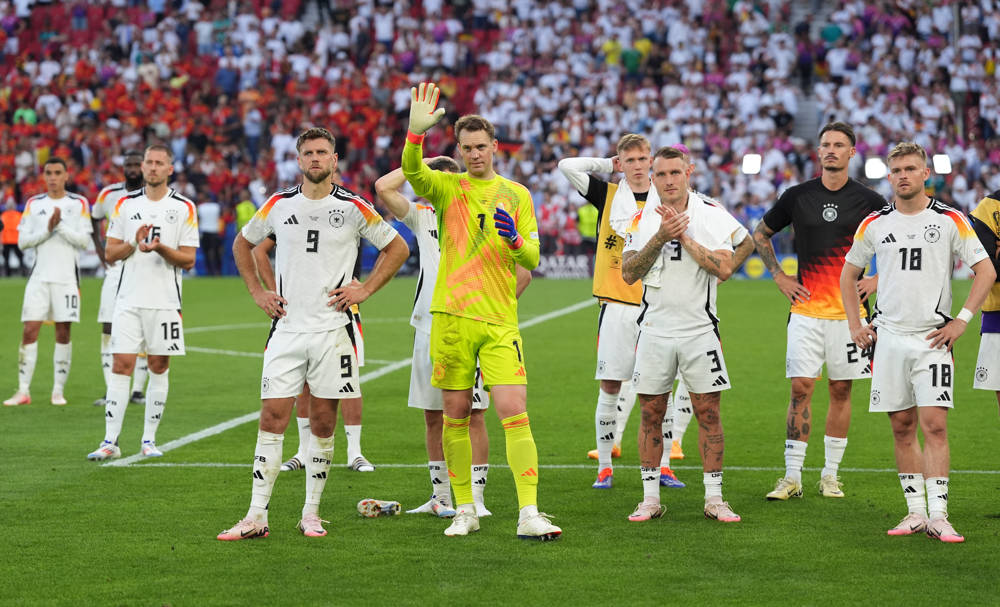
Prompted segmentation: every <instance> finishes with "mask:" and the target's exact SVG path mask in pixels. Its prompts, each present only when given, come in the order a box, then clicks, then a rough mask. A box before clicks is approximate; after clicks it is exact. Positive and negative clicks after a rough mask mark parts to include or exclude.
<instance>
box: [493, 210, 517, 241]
mask: <svg viewBox="0 0 1000 607" xmlns="http://www.w3.org/2000/svg"><path fill="white" fill-rule="evenodd" d="M493 222H494V223H493V226H494V227H495V228H496V229H497V234H500V235H501V236H503V237H504V238H505V239H506V240H507V242H508V243H509V244H510V248H512V249H520V248H521V245H523V244H524V237H523V236H521V235H520V234H518V233H517V226H516V225H514V218H513V217H511V216H510V213H508V212H507V210H506V209H504V208H503V207H500V206H498V207H497V210H496V212H495V213H493Z"/></svg>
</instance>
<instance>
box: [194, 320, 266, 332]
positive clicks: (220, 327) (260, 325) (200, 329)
mask: <svg viewBox="0 0 1000 607" xmlns="http://www.w3.org/2000/svg"><path fill="white" fill-rule="evenodd" d="M270 326H271V323H269V322H267V323H262V322H244V323H239V324H235V325H208V326H204V327H185V328H184V334H185V335H189V334H191V333H211V332H213V331H231V330H233V329H266V328H268V327H270Z"/></svg>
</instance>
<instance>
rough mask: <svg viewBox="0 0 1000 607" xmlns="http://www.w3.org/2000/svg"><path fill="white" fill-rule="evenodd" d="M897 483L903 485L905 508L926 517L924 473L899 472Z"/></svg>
mask: <svg viewBox="0 0 1000 607" xmlns="http://www.w3.org/2000/svg"><path fill="white" fill-rule="evenodd" d="M928 481H930V479H928ZM899 484H900V485H901V486H902V487H903V497H904V498H906V509H907V510H909V511H910V512H916V513H917V514H919V515H920V516H923V517H926V516H927V506H926V501H925V499H924V495H925V494H924V475H923V474H919V473H918V474H909V473H901V474H900V475H899ZM945 491H947V485H946V486H945Z"/></svg>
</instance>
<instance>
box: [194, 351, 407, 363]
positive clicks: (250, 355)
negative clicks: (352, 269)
mask: <svg viewBox="0 0 1000 607" xmlns="http://www.w3.org/2000/svg"><path fill="white" fill-rule="evenodd" d="M185 348H187V350H188V351H189V352H198V353H201V354H223V355H225V356H243V357H246V358H264V353H263V352H240V351H239V350H220V349H218V348H202V347H200V346H185ZM365 362H366V363H367V364H372V365H391V364H394V363H395V362H396V361H394V360H384V359H379V358H369V359H366V360H365Z"/></svg>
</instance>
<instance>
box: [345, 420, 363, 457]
mask: <svg viewBox="0 0 1000 607" xmlns="http://www.w3.org/2000/svg"><path fill="white" fill-rule="evenodd" d="M344 436H346V437H347V465H348V466H350V465H351V463H352V462H353V461H354V460H356V459H357V458H359V457H361V424H358V425H357V426H344Z"/></svg>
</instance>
